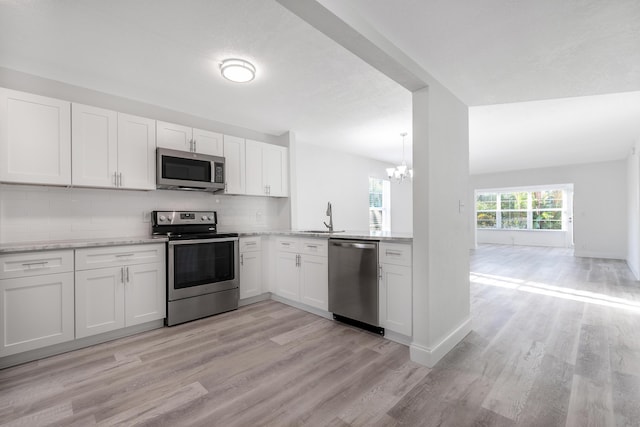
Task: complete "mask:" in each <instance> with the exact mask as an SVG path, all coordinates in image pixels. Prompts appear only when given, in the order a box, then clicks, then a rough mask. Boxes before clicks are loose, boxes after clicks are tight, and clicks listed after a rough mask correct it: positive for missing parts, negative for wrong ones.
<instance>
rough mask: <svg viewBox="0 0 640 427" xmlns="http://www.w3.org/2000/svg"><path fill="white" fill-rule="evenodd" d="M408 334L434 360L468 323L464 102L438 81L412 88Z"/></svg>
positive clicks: (417, 351)
mask: <svg viewBox="0 0 640 427" xmlns="http://www.w3.org/2000/svg"><path fill="white" fill-rule="evenodd" d="M413 170H414V180H413V341H412V343H411V347H410V352H411V360H413V361H415V362H418V363H421V364H424V365H426V366H433V365H435V364H436V363H437V362H438V361H439V360H440V359H441V358H442V357H443V356H444V355H445V354H446V353H447V352H448V351H449V350H451V349H452V348H453V347H454V346H455V345H456V344H457V343H458V342H460V341H461V340H462V339H463V338H464V336H465V335H466V334H467V333H469V332H470V330H471V321H470V305H469V217H468V215H469V211H470V210H471V211H472V208H473V207H472V206H471V207H469V206H467V204H468V200H469V131H468V108H467V106H466V105H464V104H463V103H462V102H460V100H458V99H457V98H456V97H455V96H453V94H451V92H449V91H448V90H447V89H446V88H444V87H442V86H441V85H439V84H438V83H437V82H434V83H432V84H431V85H430V86H429V87H428V88H426V89H420V90H417V91H414V92H413Z"/></svg>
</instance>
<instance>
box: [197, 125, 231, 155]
mask: <svg viewBox="0 0 640 427" xmlns="http://www.w3.org/2000/svg"><path fill="white" fill-rule="evenodd" d="M193 141H194V144H195V145H194V148H195V152H196V153H201V154H208V155H209V156H223V155H224V148H223V145H224V144H223V142H222V134H221V133H216V132H211V131H208V130H202V129H193Z"/></svg>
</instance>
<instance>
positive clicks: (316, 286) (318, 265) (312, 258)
mask: <svg viewBox="0 0 640 427" xmlns="http://www.w3.org/2000/svg"><path fill="white" fill-rule="evenodd" d="M328 283H329V263H328V261H327V257H322V256H317V255H309V254H302V255H300V301H301V302H303V303H305V304H307V305H311V306H313V307H318V308H321V309H322V310H328V309H329V286H328Z"/></svg>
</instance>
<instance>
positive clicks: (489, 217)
mask: <svg viewBox="0 0 640 427" xmlns="http://www.w3.org/2000/svg"><path fill="white" fill-rule="evenodd" d="M563 200H564V192H563V190H559V189H540V190H534V191H504V192H482V193H480V192H478V193H476V227H477V228H482V229H487V228H488V229H510V230H562V211H563V208H564V202H563Z"/></svg>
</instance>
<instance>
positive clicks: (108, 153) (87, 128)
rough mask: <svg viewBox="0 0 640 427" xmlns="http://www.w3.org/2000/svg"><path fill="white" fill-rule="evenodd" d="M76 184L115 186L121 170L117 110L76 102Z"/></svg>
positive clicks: (74, 153)
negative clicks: (119, 169)
mask: <svg viewBox="0 0 640 427" xmlns="http://www.w3.org/2000/svg"><path fill="white" fill-rule="evenodd" d="M71 117H72V123H73V125H72V127H71V138H72V140H73V150H72V159H73V170H72V182H73V185H79V186H88V187H115V186H116V185H117V175H116V173H117V171H118V113H116V112H115V111H111V110H105V109H102V108H96V107H91V106H89V105H82V104H75V103H74V104H73V105H72V109H71Z"/></svg>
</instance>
